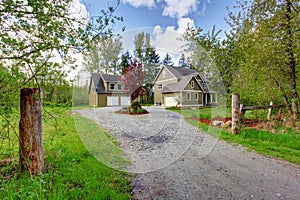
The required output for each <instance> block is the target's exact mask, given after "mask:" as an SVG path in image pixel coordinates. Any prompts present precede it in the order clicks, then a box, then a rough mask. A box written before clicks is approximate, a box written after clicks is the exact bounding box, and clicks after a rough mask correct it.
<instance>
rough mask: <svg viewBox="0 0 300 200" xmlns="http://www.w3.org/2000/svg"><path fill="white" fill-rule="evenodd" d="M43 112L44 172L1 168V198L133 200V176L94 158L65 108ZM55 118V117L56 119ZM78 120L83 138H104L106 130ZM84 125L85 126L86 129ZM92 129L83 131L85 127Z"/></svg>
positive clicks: (116, 155)
mask: <svg viewBox="0 0 300 200" xmlns="http://www.w3.org/2000/svg"><path fill="white" fill-rule="evenodd" d="M48 111H49V113H52V116H50V115H49V114H47V113H44V151H45V153H44V154H45V172H44V173H43V174H41V175H39V176H37V177H35V178H32V179H31V178H29V177H28V176H27V175H22V176H21V177H18V176H17V174H18V173H17V169H16V167H17V163H16V162H13V163H12V164H10V165H8V166H5V167H1V168H0V174H1V176H2V178H1V179H0V199H132V196H131V194H130V192H131V183H130V178H131V177H130V175H129V174H126V173H124V172H120V171H115V170H113V169H111V168H109V167H107V166H105V165H103V164H101V163H100V162H99V161H98V160H97V159H95V158H94V157H93V156H92V155H91V154H90V152H89V151H88V150H87V149H86V147H85V146H84V145H83V143H82V142H81V140H80V138H79V136H78V133H77V130H76V127H75V123H74V115H73V114H72V113H71V112H70V110H65V109H64V108H50V109H48ZM53 117H54V118H53ZM75 117H76V123H77V127H81V129H79V131H80V132H81V134H82V135H84V134H89V136H91V134H93V135H102V136H99V137H103V138H105V139H106V142H109V141H110V142H114V140H113V138H110V137H107V134H106V133H105V131H104V130H103V129H102V128H100V127H98V126H97V125H96V124H94V123H93V122H91V121H90V120H88V119H85V118H83V117H80V116H75ZM83 124H84V126H83ZM86 126H89V127H93V132H92V133H91V132H90V130H91V129H84V127H86ZM114 148H115V149H114V150H113V151H111V149H110V147H109V146H103V147H102V150H103V151H108V152H110V154H111V155H112V156H114V160H120V162H124V158H123V156H122V151H121V150H120V149H117V146H116V145H115V146H114Z"/></svg>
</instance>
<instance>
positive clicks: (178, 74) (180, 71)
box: [153, 65, 199, 83]
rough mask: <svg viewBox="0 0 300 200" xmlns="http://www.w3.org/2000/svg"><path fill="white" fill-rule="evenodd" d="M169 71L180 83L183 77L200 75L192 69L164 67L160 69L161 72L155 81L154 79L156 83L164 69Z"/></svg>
mask: <svg viewBox="0 0 300 200" xmlns="http://www.w3.org/2000/svg"><path fill="white" fill-rule="evenodd" d="M164 68H165V69H167V70H168V71H169V72H170V73H171V74H172V75H173V76H174V78H176V79H177V80H178V81H180V79H181V78H182V77H183V76H188V75H191V74H193V75H195V74H199V72H198V71H197V70H194V69H190V68H182V67H174V66H169V65H162V68H161V69H160V71H159V72H158V73H157V75H156V77H155V79H154V81H153V82H154V83H155V82H156V80H157V78H158V77H159V75H160V73H161V72H162V70H163V69H164Z"/></svg>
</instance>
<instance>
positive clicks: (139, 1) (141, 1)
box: [121, 0, 155, 8]
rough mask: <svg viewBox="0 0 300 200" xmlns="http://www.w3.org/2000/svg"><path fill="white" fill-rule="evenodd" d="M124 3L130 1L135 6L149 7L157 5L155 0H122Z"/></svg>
mask: <svg viewBox="0 0 300 200" xmlns="http://www.w3.org/2000/svg"><path fill="white" fill-rule="evenodd" d="M121 1H122V3H128V4H130V5H132V6H133V7H136V8H138V7H142V6H145V7H148V8H152V7H153V6H154V5H155V0H121Z"/></svg>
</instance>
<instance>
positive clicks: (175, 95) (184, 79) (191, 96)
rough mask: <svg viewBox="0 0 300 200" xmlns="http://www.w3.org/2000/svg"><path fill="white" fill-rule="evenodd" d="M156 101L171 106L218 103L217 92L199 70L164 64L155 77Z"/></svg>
mask: <svg viewBox="0 0 300 200" xmlns="http://www.w3.org/2000/svg"><path fill="white" fill-rule="evenodd" d="M153 91H154V103H155V104H159V105H164V106H166V107H170V106H203V105H206V104H211V103H216V101H217V99H216V94H215V93H214V92H212V91H210V90H209V88H208V86H207V81H206V80H205V78H204V77H203V76H202V75H201V74H199V72H198V71H196V70H193V69H190V68H181V67H173V66H167V65H164V66H163V67H162V68H161V70H160V71H159V73H158V74H157V76H156V78H155V79H154V88H153Z"/></svg>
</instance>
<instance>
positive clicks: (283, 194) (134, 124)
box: [76, 107, 300, 200]
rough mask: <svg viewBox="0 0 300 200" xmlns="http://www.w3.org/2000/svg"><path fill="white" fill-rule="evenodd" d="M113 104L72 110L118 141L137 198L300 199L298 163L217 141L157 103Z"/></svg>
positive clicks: (299, 169)
mask: <svg viewBox="0 0 300 200" xmlns="http://www.w3.org/2000/svg"><path fill="white" fill-rule="evenodd" d="M118 109H119V108H96V109H90V110H79V111H76V112H79V113H80V114H81V115H83V116H84V117H87V118H90V119H92V120H94V121H95V122H97V123H99V124H100V125H102V126H103V127H105V128H106V129H107V130H108V132H109V133H110V134H111V135H113V136H114V137H115V138H116V139H117V140H118V141H119V142H120V146H121V148H122V149H123V150H124V152H125V153H126V156H127V158H128V159H130V160H131V163H132V164H131V165H130V166H128V168H127V169H126V170H127V171H128V172H132V173H136V176H135V177H134V179H133V181H132V184H133V187H134V188H133V192H134V196H135V198H136V199H193V200H194V199H295V200H297V199H300V192H299V191H300V166H299V165H292V164H289V163H288V162H284V161H279V160H275V159H272V158H269V157H265V156H262V155H259V154H256V153H255V152H249V151H247V149H246V148H244V147H242V146H239V145H230V144H228V143H226V142H223V141H219V140H217V139H216V138H213V137H211V136H209V135H208V134H205V133H202V132H200V131H199V130H197V129H196V128H195V127H193V126H191V125H190V124H188V123H186V122H185V121H184V120H183V118H182V117H181V116H180V115H179V114H177V113H173V112H169V111H166V110H164V109H163V108H160V107H147V108H146V109H147V110H148V111H149V112H150V113H149V114H148V115H139V116H129V115H124V114H116V113H114V111H116V110H118ZM111 167H114V168H116V166H113V164H112V166H111Z"/></svg>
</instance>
